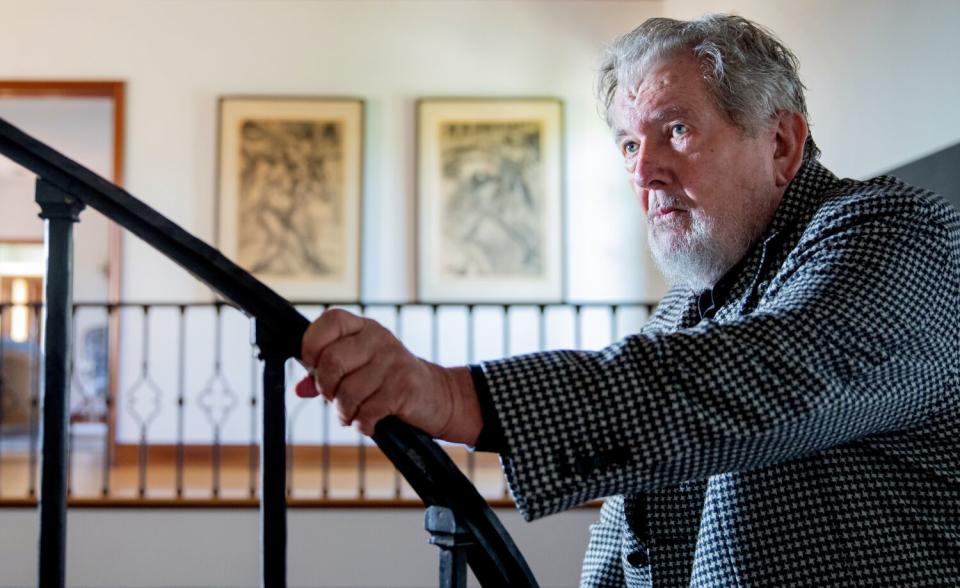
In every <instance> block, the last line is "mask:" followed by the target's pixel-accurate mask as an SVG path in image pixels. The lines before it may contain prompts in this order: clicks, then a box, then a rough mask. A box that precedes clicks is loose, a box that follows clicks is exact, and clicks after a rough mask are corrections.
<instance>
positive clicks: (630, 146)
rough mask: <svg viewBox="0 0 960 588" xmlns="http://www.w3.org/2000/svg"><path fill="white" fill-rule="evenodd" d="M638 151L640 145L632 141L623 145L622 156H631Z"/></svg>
mask: <svg viewBox="0 0 960 588" xmlns="http://www.w3.org/2000/svg"><path fill="white" fill-rule="evenodd" d="M639 149H640V145H637V144H636V143H634V142H633V141H627V142H626V143H624V144H623V153H624V155H633V154H634V153H636V152H637V151H638V150H639Z"/></svg>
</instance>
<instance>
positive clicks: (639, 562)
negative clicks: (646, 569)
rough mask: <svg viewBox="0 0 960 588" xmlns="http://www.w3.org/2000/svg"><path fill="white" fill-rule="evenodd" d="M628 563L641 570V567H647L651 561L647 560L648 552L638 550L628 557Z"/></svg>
mask: <svg viewBox="0 0 960 588" xmlns="http://www.w3.org/2000/svg"><path fill="white" fill-rule="evenodd" d="M627 563H628V564H630V565H632V566H633V567H635V568H639V567H641V566H645V565H647V564H648V563H650V560H649V559H648V558H647V552H646V551H644V550H642V549H638V550H636V551H633V552H631V553H630V554H629V555H627Z"/></svg>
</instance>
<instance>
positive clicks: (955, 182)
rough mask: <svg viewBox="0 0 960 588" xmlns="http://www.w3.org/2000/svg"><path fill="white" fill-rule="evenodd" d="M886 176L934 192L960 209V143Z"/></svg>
mask: <svg viewBox="0 0 960 588" xmlns="http://www.w3.org/2000/svg"><path fill="white" fill-rule="evenodd" d="M886 175H890V176H896V177H898V178H900V179H902V180H903V181H905V182H907V183H908V184H913V185H915V186H922V187H924V188H927V189H928V190H933V191H934V192H936V193H938V194H940V195H941V196H943V197H944V198H945V199H946V200H947V202H949V203H950V204H953V205H954V206H955V207H957V208H960V143H957V144H955V145H952V146H950V147H947V148H945V149H941V150H940V151H937V152H936V153H933V154H931V155H928V156H926V157H923V158H921V159H918V160H916V161H914V162H911V163H908V164H906V165H902V166H900V167H898V168H894V169H892V170H890V171H888V172H886Z"/></svg>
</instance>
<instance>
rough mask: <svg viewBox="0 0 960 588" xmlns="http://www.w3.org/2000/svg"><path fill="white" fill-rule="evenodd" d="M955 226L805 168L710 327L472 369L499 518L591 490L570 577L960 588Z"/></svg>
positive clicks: (679, 299) (678, 300) (958, 234)
mask: <svg viewBox="0 0 960 588" xmlns="http://www.w3.org/2000/svg"><path fill="white" fill-rule="evenodd" d="M958 265H960V215H958V214H957V213H956V212H955V211H954V210H953V209H952V208H951V207H950V206H948V205H946V204H945V203H944V202H943V201H942V200H940V199H938V198H937V197H935V196H933V195H931V194H929V193H926V192H924V191H922V190H919V189H916V188H912V187H909V186H906V185H904V184H903V183H901V182H899V181H898V180H895V179H893V178H877V179H874V180H870V181H866V182H856V181H852V180H839V179H837V178H836V177H834V176H833V175H832V174H831V173H830V172H829V171H827V170H826V169H824V168H823V167H822V166H821V165H820V164H818V163H816V162H813V163H809V164H807V165H805V166H804V167H803V168H802V169H801V171H800V173H799V174H798V176H797V177H796V178H795V179H794V181H793V182H792V183H791V185H790V187H789V189H788V190H787V193H786V194H785V196H784V200H783V203H782V204H781V206H780V209H779V210H778V211H777V214H776V215H775V217H774V219H773V221H772V223H771V225H770V227H768V229H767V231H766V233H765V234H764V236H763V237H762V238H761V240H760V241H759V242H758V244H757V245H756V246H755V247H754V249H753V250H752V251H751V252H749V253H748V254H747V257H746V259H745V263H744V264H743V266H742V268H743V269H742V270H741V271H740V273H739V275H738V276H737V277H736V279H735V280H734V286H733V288H732V290H731V294H730V296H729V297H728V299H727V301H726V302H725V303H724V305H723V306H722V307H721V308H720V309H719V311H718V312H717V314H716V316H715V317H714V318H713V319H710V320H704V321H700V320H699V314H698V312H697V304H696V301H697V300H696V295H695V294H694V293H691V292H689V291H681V290H674V291H671V292H670V293H669V294H668V295H667V296H666V297H665V299H664V300H663V301H662V302H661V304H660V306H659V308H658V310H657V312H656V313H655V314H654V316H653V317H652V319H651V321H650V323H649V324H648V325H647V326H646V327H645V328H644V329H643V330H642V331H641V332H640V333H638V334H636V335H633V336H630V337H627V338H626V339H624V340H622V341H620V342H618V343H616V344H614V345H612V346H610V347H608V348H606V349H604V350H602V351H599V352H576V351H555V352H549V353H539V354H533V355H527V356H522V357H518V358H512V359H506V360H500V361H493V362H486V363H484V365H483V369H484V372H485V374H486V377H487V380H488V384H489V387H490V392H491V396H492V399H493V402H494V405H495V406H496V410H497V413H498V415H499V417H500V419H501V421H502V424H503V430H504V435H505V439H506V444H507V447H508V451H507V452H506V453H505V454H504V456H503V465H504V469H505V470H506V473H507V476H508V478H509V482H510V487H511V489H512V491H513V495H514V497H515V499H516V502H517V506H518V508H519V509H520V511H521V513H522V514H523V516H524V517H525V518H527V519H528V520H529V519H535V518H537V517H542V516H544V515H548V514H551V513H555V512H558V511H562V510H564V509H567V508H570V507H572V506H574V505H577V504H580V503H582V502H584V501H587V500H591V499H594V498H599V497H604V496H612V498H609V499H608V500H607V502H606V504H605V505H604V507H603V509H602V510H601V513H600V520H599V521H598V522H597V523H596V524H595V525H593V527H592V529H591V540H590V547H589V549H588V551H587V554H586V558H585V560H584V567H583V577H582V585H583V586H622V585H628V586H650V585H651V583H652V585H653V586H656V587H657V588H661V587H669V586H688V585H689V586H734V585H735V586H851V585H882V586H960V432H958V431H960V427H958V422H960V419H958V417H960V393H958V391H957V389H958V367H960V366H958V357H960V339H958V333H960V318H958V317H960V314H958V312H957V303H958V301H960V267H958Z"/></svg>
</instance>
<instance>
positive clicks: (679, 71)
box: [614, 58, 708, 123]
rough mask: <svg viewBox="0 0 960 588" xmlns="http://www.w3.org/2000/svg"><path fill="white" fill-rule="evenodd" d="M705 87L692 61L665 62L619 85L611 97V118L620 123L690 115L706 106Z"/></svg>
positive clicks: (681, 59)
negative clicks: (612, 113)
mask: <svg viewBox="0 0 960 588" xmlns="http://www.w3.org/2000/svg"><path fill="white" fill-rule="evenodd" d="M705 98H706V86H705V83H704V80H703V75H702V73H701V72H700V68H699V66H698V65H697V63H696V60H694V59H692V58H689V59H688V58H674V59H668V60H665V61H663V62H661V63H660V64H658V65H657V66H655V67H652V68H650V70H649V71H648V72H646V73H645V75H644V76H643V77H642V78H640V79H638V80H636V81H632V82H627V83H625V84H621V85H620V86H619V87H618V88H617V91H616V93H615V95H614V111H615V119H616V120H618V122H620V123H629V122H634V123H636V122H641V121H646V120H649V119H651V118H652V119H661V118H664V117H666V116H670V115H673V116H676V115H681V114H691V113H693V112H695V111H697V110H699V109H702V108H703V107H705V106H707V104H708V100H705Z"/></svg>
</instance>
